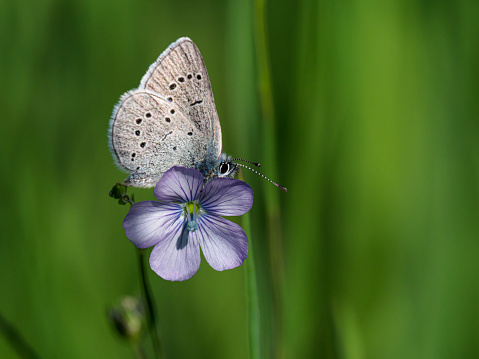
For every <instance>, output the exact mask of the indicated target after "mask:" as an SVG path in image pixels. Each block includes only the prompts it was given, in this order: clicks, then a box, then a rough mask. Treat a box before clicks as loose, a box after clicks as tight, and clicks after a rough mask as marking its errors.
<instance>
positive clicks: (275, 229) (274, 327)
mask: <svg viewBox="0 0 479 359" xmlns="http://www.w3.org/2000/svg"><path fill="white" fill-rule="evenodd" d="M265 8H266V0H255V45H256V59H257V70H258V86H259V95H260V103H261V115H262V119H263V127H264V131H263V146H264V147H263V152H264V154H265V155H264V157H265V162H266V163H269V164H271V166H272V167H273V168H274V165H275V163H276V155H275V154H276V144H275V133H276V124H275V114H274V103H273V90H272V86H271V70H270V61H269V55H268V43H267V33H266V20H265V19H266V15H265ZM270 173H271V176H272V177H273V178H276V177H277V176H276V175H275V171H274V169H273V170H272V171H271V172H270ZM265 185H266V186H267V187H268V188H266V187H265V191H264V193H265V195H266V203H265V204H266V215H267V228H268V247H269V258H270V269H271V288H272V298H271V315H272V320H271V321H270V322H269V323H268V324H269V328H268V332H269V333H270V338H268V339H269V342H268V343H267V344H268V348H267V350H268V352H269V353H268V352H267V353H265V355H266V356H267V357H268V358H269V357H271V358H282V357H283V355H284V354H283V346H282V344H283V343H282V334H283V333H282V283H283V281H284V280H283V279H284V265H283V263H284V260H283V245H282V240H281V230H280V227H281V221H280V211H279V198H278V191H277V189H276V188H271V186H270V184H269V183H265Z"/></svg>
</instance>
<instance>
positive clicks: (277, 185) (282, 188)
mask: <svg viewBox="0 0 479 359" xmlns="http://www.w3.org/2000/svg"><path fill="white" fill-rule="evenodd" d="M241 161H243V160H241ZM245 162H247V161H245ZM251 163H253V162H251ZM236 165H237V166H240V167H244V168H247V169H249V170H250V171H253V172H254V173H256V174H257V175H260V176H261V177H263V178H264V179H265V180H267V181H269V182H271V183H272V184H274V185H275V186H276V187H278V188H279V189H280V190H283V191H285V192H288V190H287V189H286V188H285V187H283V186H281V185H279V184H277V183H276V182H273V181H271V180H270V179H269V178H268V177H266V176H263V175H262V174H261V173H259V172H258V171H256V170H254V169H252V168H251V167H248V166H245V165H243V164H241V163H237V164H236ZM258 165H259V163H258ZM258 167H259V166H258Z"/></svg>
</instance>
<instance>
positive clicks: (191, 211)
mask: <svg viewBox="0 0 479 359" xmlns="http://www.w3.org/2000/svg"><path fill="white" fill-rule="evenodd" d="M196 205H198V208H197V207H196ZM184 209H185V216H186V220H187V221H188V224H187V229H188V230H189V231H190V232H194V231H196V230H197V229H198V222H197V219H198V214H199V212H200V209H201V207H200V204H199V203H198V201H193V202H188V203H185V207H184Z"/></svg>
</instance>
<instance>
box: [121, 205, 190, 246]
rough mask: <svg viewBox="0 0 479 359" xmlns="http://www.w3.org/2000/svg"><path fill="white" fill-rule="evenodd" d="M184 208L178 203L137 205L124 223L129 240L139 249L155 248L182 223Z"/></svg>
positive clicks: (131, 209) (132, 208)
mask: <svg viewBox="0 0 479 359" xmlns="http://www.w3.org/2000/svg"><path fill="white" fill-rule="evenodd" d="M181 211H182V208H181V206H180V205H179V204H176V203H163V202H157V201H143V202H138V203H135V204H134V205H133V206H132V207H131V208H130V211H129V212H128V214H127V215H126V217H125V219H124V221H123V228H124V229H125V234H126V236H127V237H128V239H129V240H130V241H131V242H132V243H133V244H134V245H135V246H136V247H137V248H148V247H151V246H154V245H155V244H157V243H158V242H159V241H161V240H162V239H163V238H165V237H167V236H168V235H169V234H170V232H171V231H173V230H174V228H175V226H174V224H175V222H179V223H182V222H183V221H184V219H183V218H181Z"/></svg>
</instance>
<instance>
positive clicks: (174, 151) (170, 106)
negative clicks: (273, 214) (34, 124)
mask: <svg viewBox="0 0 479 359" xmlns="http://www.w3.org/2000/svg"><path fill="white" fill-rule="evenodd" d="M108 137H109V146H110V150H111V152H112V154H113V158H114V159H115V162H116V163H117V165H118V166H119V167H120V168H121V169H123V170H125V171H126V172H128V173H130V176H129V177H128V178H126V179H125V181H124V184H126V185H127V186H133V187H146V188H148V187H154V186H155V185H156V183H157V182H158V180H159V179H160V178H161V177H162V176H163V174H164V173H165V172H166V171H167V170H169V169H170V168H171V167H173V166H181V167H189V168H195V169H197V170H199V171H200V172H201V173H202V174H203V175H204V176H205V182H206V181H209V180H210V179H212V178H215V177H230V178H232V177H234V176H235V174H236V173H237V171H238V166H241V167H245V168H248V169H250V170H252V171H254V172H255V173H257V174H259V175H260V176H262V177H263V178H265V179H267V180H268V181H270V182H271V183H273V184H275V185H276V186H278V187H279V188H281V189H283V190H286V189H285V188H284V187H282V186H280V185H278V184H276V183H274V182H273V181H271V180H270V179H268V178H266V177H265V176H263V175H261V174H260V173H258V172H256V171H255V170H253V169H252V168H250V167H248V166H245V165H243V164H238V163H236V162H235V161H237V160H239V161H244V162H248V163H251V164H253V165H255V166H258V167H259V166H260V164H259V163H254V162H250V161H246V160H241V159H232V158H231V157H230V156H228V155H226V154H225V153H224V152H222V139H221V126H220V120H219V118H218V112H217V111H216V106H215V100H214V98H213V91H212V89H211V83H210V79H209V77H208V71H207V70H206V66H205V63H204V61H203V57H202V56H201V53H200V51H199V50H198V47H197V46H196V45H195V43H194V42H193V41H192V40H191V39H189V38H187V37H182V38H180V39H178V40H177V41H175V42H173V43H172V44H171V45H170V46H168V48H167V49H166V50H165V51H164V52H163V53H162V54H161V55H160V56H159V57H158V59H157V60H156V61H155V62H154V63H153V64H151V66H150V67H149V69H148V71H147V72H146V74H145V75H144V76H143V78H142V79H141V82H140V86H139V87H138V88H137V89H133V90H131V91H128V92H126V93H125V94H123V95H122V96H121V98H120V101H119V102H118V104H117V105H116V106H115V107H114V109H113V114H112V117H111V120H110V127H109V131H108Z"/></svg>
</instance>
